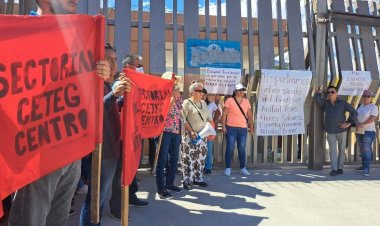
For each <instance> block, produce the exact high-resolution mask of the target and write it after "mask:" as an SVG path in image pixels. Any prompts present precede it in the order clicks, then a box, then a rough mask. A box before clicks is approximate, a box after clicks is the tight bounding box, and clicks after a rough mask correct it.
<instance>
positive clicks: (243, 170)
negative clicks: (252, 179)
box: [240, 167, 251, 176]
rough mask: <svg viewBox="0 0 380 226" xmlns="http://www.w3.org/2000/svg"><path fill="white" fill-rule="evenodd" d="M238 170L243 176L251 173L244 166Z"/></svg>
mask: <svg viewBox="0 0 380 226" xmlns="http://www.w3.org/2000/svg"><path fill="white" fill-rule="evenodd" d="M240 172H241V174H243V175H244V176H249V175H251V173H250V172H248V170H247V168H245V167H244V168H243V169H241V170H240Z"/></svg>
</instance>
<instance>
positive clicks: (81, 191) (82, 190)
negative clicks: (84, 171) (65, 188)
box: [75, 185, 88, 195]
mask: <svg viewBox="0 0 380 226" xmlns="http://www.w3.org/2000/svg"><path fill="white" fill-rule="evenodd" d="M87 192H88V185H83V186H82V187H81V188H78V189H77V190H76V191H75V194H77V195H87Z"/></svg>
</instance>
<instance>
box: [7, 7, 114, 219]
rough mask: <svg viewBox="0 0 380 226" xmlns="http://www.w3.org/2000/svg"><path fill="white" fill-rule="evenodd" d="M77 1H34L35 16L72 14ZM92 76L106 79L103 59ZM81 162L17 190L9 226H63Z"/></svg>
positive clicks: (77, 179) (107, 76)
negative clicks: (35, 7)
mask: <svg viewBox="0 0 380 226" xmlns="http://www.w3.org/2000/svg"><path fill="white" fill-rule="evenodd" d="M77 2H78V1H72V0H70V1H69V0H60V1H57V0H36V3H37V5H38V7H39V9H38V14H39V15H45V14H75V13H76V11H77ZM95 71H96V74H97V75H98V76H99V77H100V78H102V79H104V80H107V79H109V78H110V65H109V63H108V61H107V60H100V61H98V62H97V64H96V69H95ZM80 162H81V160H80V159H79V160H78V161H75V162H72V163H70V164H68V165H66V166H65V167H63V168H60V169H58V170H56V171H54V172H52V173H50V174H48V175H46V176H44V177H41V178H40V179H38V180H36V181H34V182H32V183H30V184H28V185H27V186H25V187H23V188H21V189H19V190H18V191H17V192H16V194H15V197H14V199H13V203H12V208H11V211H10V216H9V220H8V225H9V226H20V225H22V226H36V225H52V226H53V225H54V226H64V225H66V223H67V221H68V218H69V211H70V207H71V200H72V197H73V196H74V193H75V189H76V187H77V184H78V181H79V179H80V167H81V164H80Z"/></svg>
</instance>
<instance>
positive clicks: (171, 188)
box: [165, 185, 182, 193]
mask: <svg viewBox="0 0 380 226" xmlns="http://www.w3.org/2000/svg"><path fill="white" fill-rule="evenodd" d="M165 188H166V189H167V190H170V191H172V192H174V193H180V192H182V190H181V189H180V188H179V187H177V186H174V185H169V186H166V187H165Z"/></svg>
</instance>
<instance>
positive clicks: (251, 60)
mask: <svg viewBox="0 0 380 226" xmlns="http://www.w3.org/2000/svg"><path fill="white" fill-rule="evenodd" d="M252 20H253V19H252V0H247V21H248V63H249V77H248V81H249V85H248V87H247V90H248V92H247V98H248V99H249V100H250V97H251V91H252V90H253V82H254V79H255V52H254V50H253V48H254V46H253V23H252ZM255 104H256V103H255V101H254V102H253V103H252V107H253V108H252V112H253V115H255V112H254V111H253V109H255V108H254V105H255ZM254 121H255V120H254ZM253 136H254V137H255V136H256V135H253ZM250 137H251V139H248V144H247V147H249V148H248V150H249V152H250V155H251V156H252V159H253V158H255V155H254V154H253V153H252V151H253V150H252V148H251V147H252V143H253V140H254V139H253V138H252V136H250ZM253 145H255V146H256V143H253Z"/></svg>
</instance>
